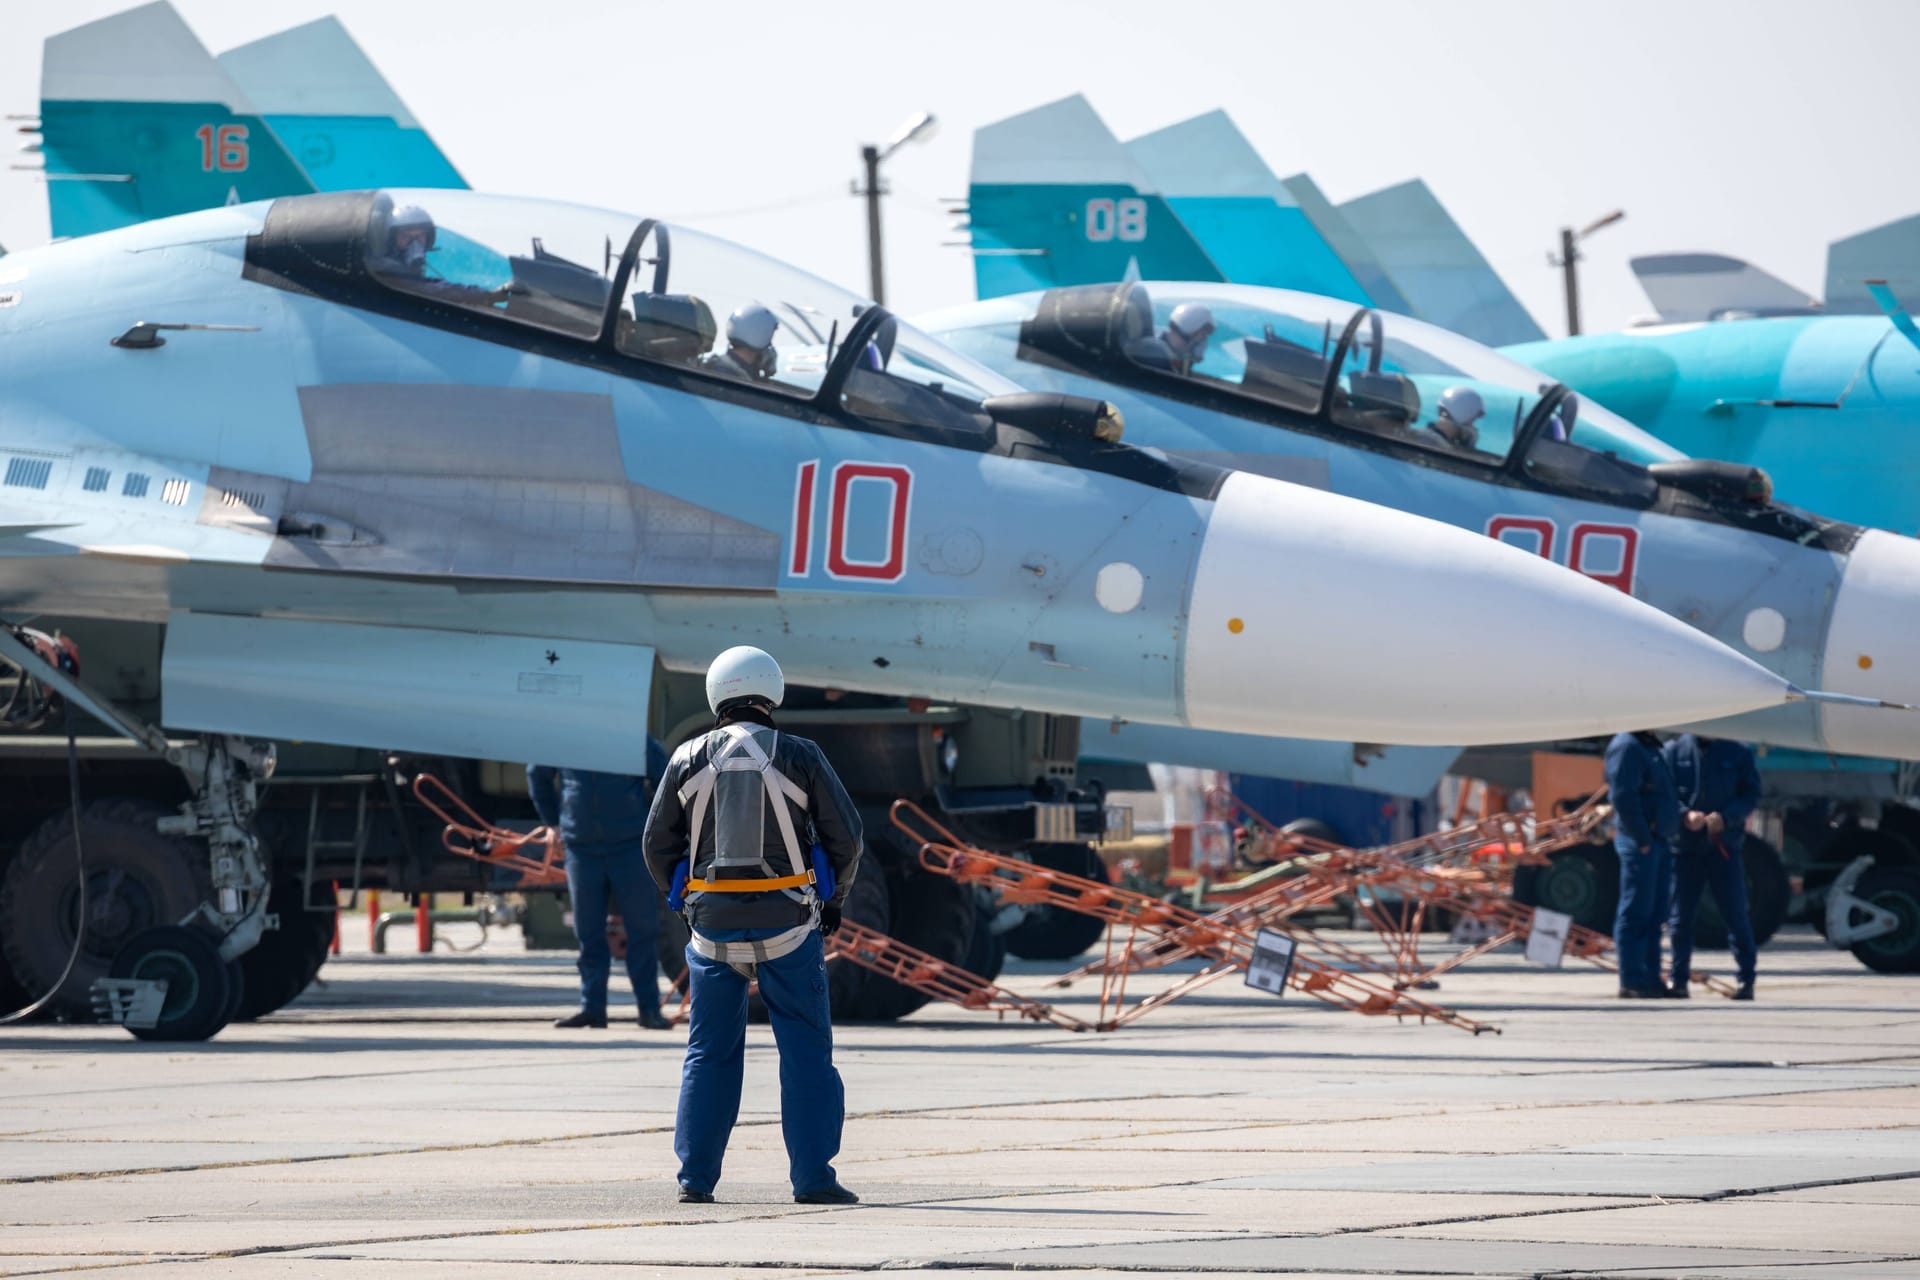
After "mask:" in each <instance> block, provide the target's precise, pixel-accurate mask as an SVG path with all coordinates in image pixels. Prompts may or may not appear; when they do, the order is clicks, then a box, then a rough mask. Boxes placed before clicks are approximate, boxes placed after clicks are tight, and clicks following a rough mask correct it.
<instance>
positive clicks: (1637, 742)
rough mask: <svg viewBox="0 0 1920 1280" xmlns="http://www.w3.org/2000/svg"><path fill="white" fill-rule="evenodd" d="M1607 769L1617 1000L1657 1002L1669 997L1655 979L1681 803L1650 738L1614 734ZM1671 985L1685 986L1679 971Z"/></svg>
mask: <svg viewBox="0 0 1920 1280" xmlns="http://www.w3.org/2000/svg"><path fill="white" fill-rule="evenodd" d="M1606 764H1607V791H1608V793H1609V794H1608V798H1609V799H1610V800H1611V801H1612V802H1613V822H1614V836H1613V847H1614V851H1615V852H1616V853H1618V854H1619V855H1620V906H1619V910H1618V911H1617V912H1616V913H1615V915H1614V920H1613V949H1614V953H1615V954H1616V955H1617V956H1618V957H1619V959H1620V998H1621V999H1623V1000H1656V999H1659V998H1661V997H1663V996H1665V995H1667V994H1668V992H1667V986H1666V984H1665V983H1664V982H1662V981H1661V980H1660V927H1661V926H1662V925H1663V924H1664V923H1665V922H1666V919H1667V906H1668V903H1669V901H1670V898H1671V885H1672V882H1673V838H1674V836H1675V835H1677V834H1678V832H1679V829H1680V800H1679V796H1678V794H1677V793H1676V792H1675V791H1674V786H1673V772H1672V770H1670V769H1669V768H1668V767H1667V758H1666V757H1665V756H1664V755H1662V754H1661V753H1660V739H1658V738H1657V737H1655V736H1654V735H1653V734H1652V733H1649V732H1641V733H1617V734H1615V735H1614V736H1613V740H1612V741H1611V742H1609V743H1607V761H1606ZM1674 979H1675V981H1677V982H1680V983H1682V984H1684V983H1685V982H1686V980H1687V978H1686V975H1685V974H1684V973H1681V972H1680V971H1678V970H1675V972H1674Z"/></svg>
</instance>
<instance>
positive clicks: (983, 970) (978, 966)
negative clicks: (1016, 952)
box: [967, 893, 1007, 982]
mask: <svg viewBox="0 0 1920 1280" xmlns="http://www.w3.org/2000/svg"><path fill="white" fill-rule="evenodd" d="M993 916H994V912H993V904H992V902H991V900H983V899H982V898H981V897H980V895H979V894H977V893H976V894H975V895H974V899H973V942H972V944H971V945H969V946H968V947H967V969H968V970H969V971H970V972H973V973H976V974H978V975H979V976H981V977H982V978H985V979H986V980H987V981H988V982H992V981H993V980H994V979H995V978H997V977H999V976H1000V970H1002V969H1003V968H1005V967H1006V964H1007V935H1006V934H1004V933H995V932H994V929H993Z"/></svg>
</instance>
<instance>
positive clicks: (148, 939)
mask: <svg viewBox="0 0 1920 1280" xmlns="http://www.w3.org/2000/svg"><path fill="white" fill-rule="evenodd" d="M108 972H109V974H110V976H112V977H115V978H160V979H164V980H165V981H166V982H167V995H166V1001H165V1003H164V1004H163V1005H162V1006H161V1009H160V1021H159V1023H158V1024H157V1025H155V1026H151V1027H128V1028H127V1030H129V1031H131V1032H132V1033H133V1034H134V1035H135V1036H137V1037H139V1038H140V1039H142V1040H168V1041H180V1040H208V1039H211V1038H212V1037H214V1036H216V1035H218V1034H220V1029H221V1028H222V1027H224V1026H226V1025H227V1021H226V1019H227V1010H228V1009H229V1007H230V1006H231V1004H232V993H233V983H232V980H231V977H230V972H229V966H228V964H227V962H226V961H225V960H222V959H221V958H220V948H219V947H218V946H216V945H215V944H214V941H213V939H212V938H210V937H208V936H207V935H206V934H204V933H202V932H200V930H198V929H192V928H188V927H187V926H185V925H178V924H167V925H161V926H159V927H158V928H155V929H146V930H143V931H141V932H140V933H138V934H135V935H134V936H133V937H132V938H131V939H129V940H128V942H127V945H126V946H124V947H122V948H121V949H120V953H119V954H118V955H116V956H114V958H113V963H112V964H111V965H110V966H109V967H108Z"/></svg>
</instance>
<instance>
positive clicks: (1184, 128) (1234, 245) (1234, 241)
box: [1126, 111, 1374, 303]
mask: <svg viewBox="0 0 1920 1280" xmlns="http://www.w3.org/2000/svg"><path fill="white" fill-rule="evenodd" d="M1126 147H1127V153H1128V154H1129V155H1130V156H1131V157H1132V158H1133V160H1134V161H1135V162H1136V163H1137V164H1138V165H1139V166H1140V168H1141V170H1142V171H1143V172H1144V173H1145V174H1146V176H1147V178H1148V180H1149V181H1150V182H1152V183H1153V185H1154V186H1155V187H1156V188H1157V189H1158V190H1159V191H1160V192H1161V193H1162V194H1163V195H1164V196H1165V197H1166V201H1167V204H1168V205H1169V206H1170V207H1171V208H1172V210H1173V212H1174V215H1175V216H1176V217H1178V218H1179V219H1180V221H1181V222H1182V223H1184V224H1185V225H1186V227H1187V230H1188V231H1190V232H1191V233H1192V234H1193V237H1194V238H1195V239H1196V240H1197V241H1198V242H1199V244H1200V246H1201V247H1202V248H1203V249H1205V250H1206V253H1207V255H1208V257H1210V258H1212V259H1213V261H1214V263H1215V264H1217V265H1218V266H1219V268H1220V270H1221V272H1222V274H1223V275H1224V276H1225V277H1226V279H1228V280H1230V281H1233V282H1234V283H1236V284H1255V285H1267V286H1270V287H1273V288H1281V289H1300V290H1303V291H1305V292H1307V293H1318V294H1326V295H1328V296H1331V297H1336V298H1345V299H1347V300H1348V301H1350V302H1360V303H1364V302H1371V301H1374V299H1373V298H1372V296H1371V295H1370V294H1369V292H1368V291H1367V290H1366V288H1365V287H1363V286H1362V284H1361V283H1360V281H1359V280H1358V279H1357V278H1356V277H1355V275H1354V273H1353V271H1352V270H1351V269H1350V267H1349V265H1348V264H1347V263H1346V262H1344V261H1343V260H1342V259H1341V256H1340V254H1339V253H1338V252H1336V251H1335V249H1334V248H1333V246H1332V245H1331V244H1329V243H1328V240H1327V237H1326V236H1325V235H1324V234H1323V233H1322V231H1321V229H1320V228H1319V227H1318V226H1317V225H1316V224H1315V222H1314V219H1313V218H1312V217H1311V216H1310V214H1309V213H1308V211H1307V210H1305V209H1303V208H1302V207H1301V205H1300V202H1299V201H1298V200H1296V199H1295V198H1294V196H1293V193H1292V192H1290V191H1289V190H1288V189H1287V187H1286V184H1284V183H1282V182H1281V181H1280V179H1278V178H1277V177H1275V176H1274V174H1273V171H1272V170H1271V169H1269V168H1268V167H1267V164H1266V162H1265V161H1264V160H1262V159H1261V158H1260V154H1259V152H1257V151H1255V150H1254V148H1253V144H1252V143H1250V142H1249V141H1247V138H1246V135H1245V134H1243V133H1241V132H1240V129H1239V127H1238V126H1236V125H1235V124H1234V123H1233V120H1232V119H1231V118H1230V117H1229V116H1228V115H1227V113H1226V112H1224V111H1211V112H1208V113H1207V114H1206V115H1201V116H1195V117H1194V118H1193V119H1191V120H1183V121H1181V122H1180V123H1179V124H1175V125H1169V126H1168V127H1167V128H1164V129H1160V130H1157V131H1155V132H1153V133H1149V134H1145V135H1143V136H1141V137H1138V138H1135V139H1134V140H1133V141H1131V142H1129V143H1127V144H1126Z"/></svg>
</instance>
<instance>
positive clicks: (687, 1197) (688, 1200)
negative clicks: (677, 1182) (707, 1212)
mask: <svg viewBox="0 0 1920 1280" xmlns="http://www.w3.org/2000/svg"><path fill="white" fill-rule="evenodd" d="M680 1203H681V1204H712V1203H713V1192H711V1191H695V1190H694V1189H693V1188H692V1187H681V1188H680Z"/></svg>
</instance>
